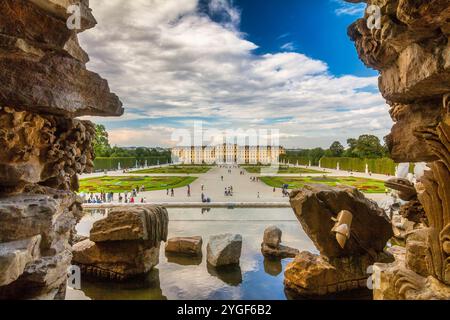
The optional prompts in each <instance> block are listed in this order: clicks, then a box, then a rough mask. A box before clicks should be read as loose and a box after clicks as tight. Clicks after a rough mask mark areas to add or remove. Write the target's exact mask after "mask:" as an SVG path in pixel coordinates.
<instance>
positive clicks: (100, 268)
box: [72, 240, 160, 280]
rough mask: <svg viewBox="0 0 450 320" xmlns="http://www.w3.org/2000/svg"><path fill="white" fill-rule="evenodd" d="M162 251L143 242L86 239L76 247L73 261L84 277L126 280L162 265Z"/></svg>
mask: <svg viewBox="0 0 450 320" xmlns="http://www.w3.org/2000/svg"><path fill="white" fill-rule="evenodd" d="M159 248H160V247H159V245H158V246H156V247H153V246H152V245H150V244H149V243H146V242H144V241H117V242H100V243H95V242H92V241H90V240H85V241H82V242H79V243H77V244H75V245H74V246H73V260H72V261H73V263H74V264H76V265H78V266H80V268H81V270H82V272H83V273H84V274H88V275H91V276H95V277H100V278H105V279H110V280H125V279H128V278H131V277H135V276H138V275H142V274H145V273H148V272H149V271H150V270H152V268H153V267H154V266H156V265H157V264H158V263H159Z"/></svg>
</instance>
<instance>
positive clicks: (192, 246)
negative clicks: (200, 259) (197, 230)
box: [166, 237, 203, 256]
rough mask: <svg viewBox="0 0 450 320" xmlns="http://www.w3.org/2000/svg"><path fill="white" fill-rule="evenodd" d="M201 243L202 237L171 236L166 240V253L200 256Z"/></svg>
mask: <svg viewBox="0 0 450 320" xmlns="http://www.w3.org/2000/svg"><path fill="white" fill-rule="evenodd" d="M202 245H203V239H202V237H181V238H172V239H169V240H168V241H167V244H166V253H175V254H184V255H190V256H201V255H202Z"/></svg>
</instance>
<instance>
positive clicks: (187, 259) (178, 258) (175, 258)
mask: <svg viewBox="0 0 450 320" xmlns="http://www.w3.org/2000/svg"><path fill="white" fill-rule="evenodd" d="M166 258H167V262H168V263H174V264H178V265H180V266H199V265H201V263H202V260H203V256H198V257H194V256H186V255H182V254H175V253H169V252H166Z"/></svg>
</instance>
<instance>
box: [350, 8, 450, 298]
mask: <svg viewBox="0 0 450 320" xmlns="http://www.w3.org/2000/svg"><path fill="white" fill-rule="evenodd" d="M349 2H367V4H368V5H375V6H378V8H380V12H381V25H380V26H381V28H378V29H377V28H369V27H370V25H368V23H367V20H368V19H369V18H370V15H369V14H367V13H366V16H365V17H364V18H362V19H359V20H358V21H356V22H355V23H354V24H352V25H351V26H350V27H349V30H348V33H349V36H350V37H351V39H352V40H353V41H354V42H355V44H356V49H357V51H358V53H359V56H360V58H361V60H362V61H363V62H364V63H365V64H366V65H367V66H368V67H371V68H374V69H375V70H378V71H379V72H380V78H379V87H380V91H381V93H382V95H383V96H384V98H386V100H387V102H388V104H389V105H390V106H391V110H390V114H391V116H392V119H393V120H394V122H395V124H394V126H393V128H392V131H391V134H390V135H389V136H388V138H387V141H388V144H389V149H390V151H391V154H392V158H393V159H394V160H395V161H396V162H422V161H426V162H428V168H429V170H428V171H426V172H425V174H424V176H423V177H421V178H420V179H419V182H418V183H417V184H416V186H415V188H416V190H417V193H418V195H417V198H416V199H413V200H412V201H417V199H418V200H419V201H420V203H421V204H422V206H423V209H424V211H425V214H426V218H427V219H426V220H427V222H426V224H425V225H424V226H422V227H420V228H419V229H416V230H414V231H412V232H411V233H410V234H409V235H408V236H407V238H406V247H405V248H396V250H394V252H395V254H394V255H395V256H396V262H395V263H393V264H379V265H378V266H377V267H378V268H379V270H381V286H380V287H379V288H378V289H376V290H375V298H376V299H430V298H434V299H448V298H450V184H449V181H450V43H449V36H450V2H449V1H448V0H368V1H358V0H352V1H349ZM416 207H417V206H416ZM408 208H414V206H410V205H409V206H408V205H407V206H406V207H404V209H403V211H408V210H409V209H408ZM405 216H408V214H407V213H406V214H405Z"/></svg>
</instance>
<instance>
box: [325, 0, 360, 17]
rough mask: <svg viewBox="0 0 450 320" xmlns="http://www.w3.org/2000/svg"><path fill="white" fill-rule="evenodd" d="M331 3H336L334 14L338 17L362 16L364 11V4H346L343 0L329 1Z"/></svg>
mask: <svg viewBox="0 0 450 320" xmlns="http://www.w3.org/2000/svg"><path fill="white" fill-rule="evenodd" d="M331 2H334V3H336V5H337V8H336V9H335V11H334V12H335V13H336V14H337V15H338V16H342V15H347V16H363V15H364V12H365V9H366V4H365V3H348V2H345V1H344V0H331Z"/></svg>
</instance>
